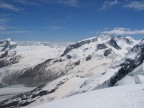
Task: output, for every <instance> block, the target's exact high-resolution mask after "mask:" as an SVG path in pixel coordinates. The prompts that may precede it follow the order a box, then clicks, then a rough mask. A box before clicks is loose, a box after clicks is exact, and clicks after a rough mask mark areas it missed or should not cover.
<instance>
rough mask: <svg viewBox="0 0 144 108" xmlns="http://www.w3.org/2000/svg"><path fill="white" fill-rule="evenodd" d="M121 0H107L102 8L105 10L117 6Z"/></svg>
mask: <svg viewBox="0 0 144 108" xmlns="http://www.w3.org/2000/svg"><path fill="white" fill-rule="evenodd" d="M118 3H119V2H118V0H113V1H110V0H106V1H105V2H104V3H103V6H102V7H101V8H100V10H105V9H107V8H110V7H112V6H115V5H117V4H118Z"/></svg>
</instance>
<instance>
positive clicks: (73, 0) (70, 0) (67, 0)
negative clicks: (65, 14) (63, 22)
mask: <svg viewBox="0 0 144 108" xmlns="http://www.w3.org/2000/svg"><path fill="white" fill-rule="evenodd" d="M59 2H60V3H63V4H66V5H69V6H73V7H77V6H78V0H59Z"/></svg>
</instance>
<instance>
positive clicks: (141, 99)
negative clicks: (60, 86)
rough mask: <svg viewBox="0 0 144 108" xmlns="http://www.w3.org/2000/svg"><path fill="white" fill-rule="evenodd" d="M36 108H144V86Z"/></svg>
mask: <svg viewBox="0 0 144 108" xmlns="http://www.w3.org/2000/svg"><path fill="white" fill-rule="evenodd" d="M34 108H144V84H139V85H129V86H118V87H111V88H107V89H101V90H96V91H90V92H87V93H83V94H79V95H75V96H72V97H69V98H65V99H62V100H59V101H55V102H51V103H46V104H43V105H39V106H35V107H34Z"/></svg>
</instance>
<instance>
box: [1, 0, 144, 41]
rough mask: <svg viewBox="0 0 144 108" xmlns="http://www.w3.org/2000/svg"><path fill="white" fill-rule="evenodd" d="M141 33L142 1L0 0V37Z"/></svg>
mask: <svg viewBox="0 0 144 108" xmlns="http://www.w3.org/2000/svg"><path fill="white" fill-rule="evenodd" d="M100 33H106V34H114V35H131V36H133V37H134V38H137V39H139V38H142V37H143V36H144V0H0V38H6V37H11V38H12V39H14V40H34V41H78V40H81V39H84V38H89V37H93V36H95V35H96V34H100Z"/></svg>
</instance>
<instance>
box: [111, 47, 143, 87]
mask: <svg viewBox="0 0 144 108" xmlns="http://www.w3.org/2000/svg"><path fill="white" fill-rule="evenodd" d="M136 50H137V51H139V53H138V55H137V58H135V59H134V60H131V59H126V60H125V62H124V63H122V64H121V69H120V70H119V71H118V73H117V74H116V75H115V76H114V77H112V78H111V79H110V83H109V86H114V85H115V84H116V83H117V82H118V81H119V80H121V79H122V78H123V77H125V76H126V75H127V74H128V73H129V72H131V71H132V70H133V69H135V68H136V67H137V66H139V65H141V64H142V63H143V60H144V45H143V46H139V45H136V46H135V47H134V48H133V49H132V50H131V51H132V52H135V51H136Z"/></svg>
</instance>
